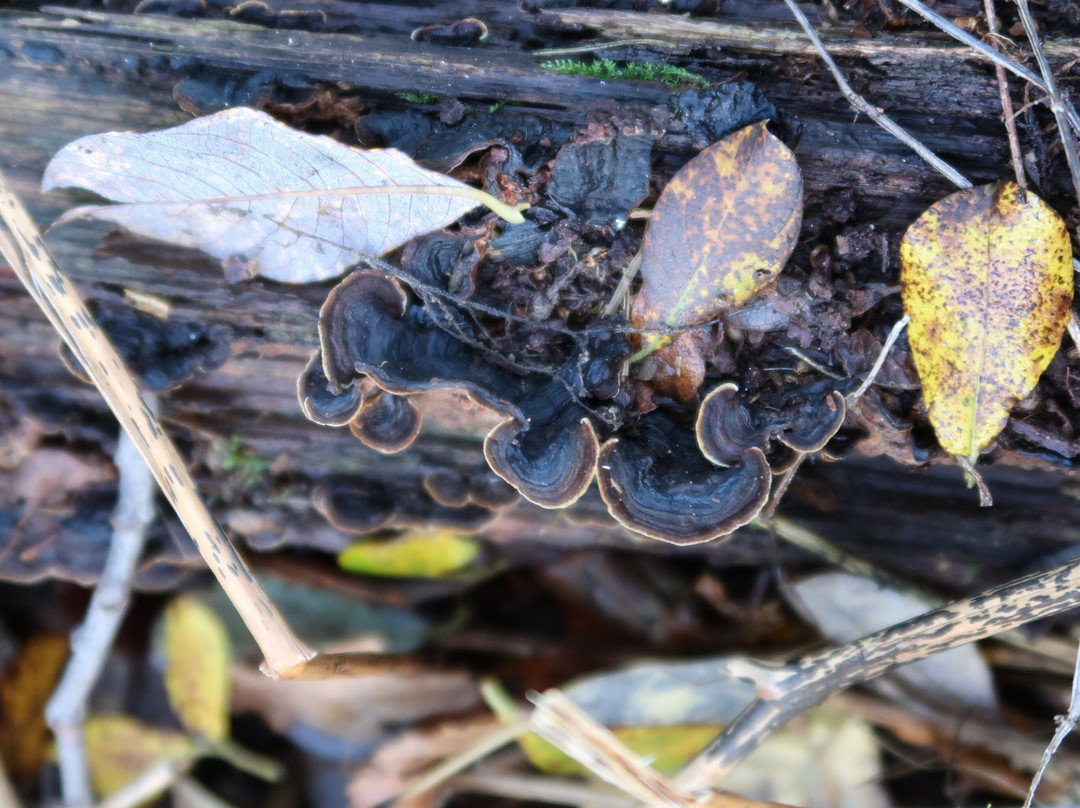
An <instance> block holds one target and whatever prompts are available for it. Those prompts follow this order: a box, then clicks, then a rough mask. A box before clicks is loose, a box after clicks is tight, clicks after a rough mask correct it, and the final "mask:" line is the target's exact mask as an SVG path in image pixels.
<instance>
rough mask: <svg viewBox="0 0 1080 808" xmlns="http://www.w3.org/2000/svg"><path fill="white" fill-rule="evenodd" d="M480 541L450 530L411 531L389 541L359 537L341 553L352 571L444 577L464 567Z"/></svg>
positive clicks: (343, 564) (341, 563)
mask: <svg viewBox="0 0 1080 808" xmlns="http://www.w3.org/2000/svg"><path fill="white" fill-rule="evenodd" d="M480 548H481V545H480V543H479V542H478V541H477V540H476V539H474V538H472V537H470V536H463V535H461V534H459V533H452V532H450V531H449V530H437V531H434V532H424V531H418V532H412V533H406V534H404V535H402V536H396V537H394V538H392V539H389V540H387V541H371V540H367V541H360V542H356V543H355V544H353V545H351V546H349V547H346V548H345V549H344V550H342V551H341V553H340V554H339V555H338V565H339V566H341V568H342V569H345V570H348V571H349V572H358V573H361V574H363V575H382V576H385V577H389V578H444V577H446V576H447V575H451V574H453V573H455V572H458V571H459V570H462V569H464V568H465V567H467V566H468V565H469V564H470V563H472V561H473V559H475V558H476V556H477V554H478V553H479V552H480Z"/></svg>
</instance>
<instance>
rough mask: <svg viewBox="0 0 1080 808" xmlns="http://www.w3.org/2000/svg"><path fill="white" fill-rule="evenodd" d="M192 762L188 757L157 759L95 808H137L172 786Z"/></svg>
mask: <svg viewBox="0 0 1080 808" xmlns="http://www.w3.org/2000/svg"><path fill="white" fill-rule="evenodd" d="M193 762H194V761H193V759H192V758H189V757H183V758H167V759H165V760H159V761H158V762H157V763H154V764H153V765H152V766H150V767H149V768H147V769H144V770H143V772H142V773H141V774H139V775H138V776H137V777H136V778H135V779H134V780H132V781H131V782H130V783H128V784H127V785H126V786H124V787H123V788H121V789H120V790H118V791H114V792H113V793H112V794H110V795H109V796H108V797H106V798H105V799H103V800H102V801H101V802H100V803H98V805H97V808H137V806H139V805H142V804H143V803H146V802H149V801H150V800H152V799H153V798H154V797H156V796H158V795H159V794H161V793H162V792H163V791H165V790H166V789H167V788H169V787H170V786H172V784H173V783H175V782H176V781H177V780H179V779H180V777H182V776H183V775H184V773H185V772H187V770H188V769H190V768H191V764H192V763H193Z"/></svg>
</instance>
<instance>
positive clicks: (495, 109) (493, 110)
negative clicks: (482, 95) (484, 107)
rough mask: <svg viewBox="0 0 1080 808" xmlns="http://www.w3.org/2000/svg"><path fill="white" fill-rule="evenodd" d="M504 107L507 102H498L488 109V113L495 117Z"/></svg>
mask: <svg viewBox="0 0 1080 808" xmlns="http://www.w3.org/2000/svg"><path fill="white" fill-rule="evenodd" d="M504 106H506V102H505V101H496V102H495V103H494V104H492V105H491V106H490V107H488V112H490V113H491V114H492V115H494V114H495V113H496V112H498V111H499V110H500V109H502V108H503V107H504Z"/></svg>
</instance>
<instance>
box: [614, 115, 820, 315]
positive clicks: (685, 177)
mask: <svg viewBox="0 0 1080 808" xmlns="http://www.w3.org/2000/svg"><path fill="white" fill-rule="evenodd" d="M801 223H802V174H801V173H800V172H799V166H798V163H796V161H795V155H794V154H792V153H791V150H790V149H788V148H787V147H786V146H785V145H784V144H783V143H781V142H780V141H779V140H778V139H777V138H775V137H774V136H773V135H771V134H770V133H769V131H768V129H766V128H765V124H764V123H756V124H753V125H751V126H748V127H746V128H745V129H740V130H739V131H738V132H735V133H734V134H731V135H729V136H728V137H726V138H724V139H723V140H721V141H719V142H717V143H714V144H713V145H712V146H709V147H708V148H707V149H705V150H704V151H703V152H701V154H699V155H698V156H697V157H695V158H694V159H693V160H691V161H690V162H689V163H687V164H686V165H685V166H683V168H682V169H680V170H679V172H678V173H676V174H675V176H674V177H672V178H671V182H669V183H668V185H667V187H666V188H665V189H664V192H663V193H662V194H661V195H660V198H659V200H657V203H656V207H654V208H653V212H652V217H651V219H650V221H649V229H648V230H647V231H646V233H645V241H644V244H643V245H642V248H641V276H642V280H643V285H642V287H641V292H640V293H639V296H640V300H639V301H635V306H634V308H635V310H636V311H637V312H639V314H638V317H640V322H637V325H638V326H639V327H642V328H646V329H653V328H654V329H656V330H661V329H663V330H667V329H681V328H689V327H690V326H694V325H698V324H700V323H703V322H705V321H707V320H711V319H712V318H714V317H715V316H716V315H717V314H718V313H719V312H720V311H722V310H723V309H725V308H729V307H731V306H737V305H739V304H741V303H744V302H745V301H746V300H748V299H749V298H750V297H751V296H752V295H753V294H754V293H755V292H757V291H758V290H759V289H760V288H761V287H762V286H764V285H765V284H766V283H768V282H769V281H771V280H772V279H773V278H774V277H775V276H776V275H777V273H779V272H780V270H781V269H783V266H784V263H785V262H786V261H787V259H788V257H789V256H790V255H791V251H792V249H793V248H794V246H795V240H796V238H797V237H798V235H799V225H800V224H801ZM638 317H635V319H638Z"/></svg>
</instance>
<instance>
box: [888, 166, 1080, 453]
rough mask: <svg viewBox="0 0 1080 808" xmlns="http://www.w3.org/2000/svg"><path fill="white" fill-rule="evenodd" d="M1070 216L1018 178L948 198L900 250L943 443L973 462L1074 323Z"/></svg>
mask: <svg viewBox="0 0 1080 808" xmlns="http://www.w3.org/2000/svg"><path fill="white" fill-rule="evenodd" d="M1071 258H1072V250H1071V247H1070V244H1069V235H1068V231H1067V230H1066V229H1065V224H1064V222H1062V220H1061V217H1060V216H1058V215H1057V213H1055V212H1054V211H1053V210H1051V209H1050V208H1049V207H1048V206H1047V205H1046V203H1045V202H1043V201H1042V200H1041V199H1039V198H1038V197H1037V196H1036V195H1035V194H1034V193H1032V192H1030V191H1028V192H1027V195H1026V199H1025V198H1024V196H1023V192H1022V191H1021V190H1020V188H1019V186H1017V185H1016V184H1015V183H1012V182H1007V183H995V184H992V185H984V186H981V187H979V188H970V189H968V190H965V191H959V192H957V193H955V194H953V195H952V196H948V197H946V198H945V199H943V200H941V201H940V202H938V203H937V204H935V205H933V206H932V207H931V208H930V209H929V210H927V211H926V212H925V213H924V214H923V215H922V216H920V217H919V219H918V220H917V221H916V222H915V223H914V224H913V225H911V227H909V228H908V231H907V233H906V234H905V235H904V240H903V243H902V244H901V245H900V260H901V263H902V271H901V276H900V281H901V284H902V286H903V296H904V309H905V310H906V311H907V313H908V314H910V315H911V324H910V325H909V326H908V340H909V342H910V344H911V352H912V355H913V357H914V360H915V368H916V370H918V372H919V378H920V379H921V380H922V386H923V397H924V398H925V399H926V405H927V409H928V411H929V415H930V421H931V423H932V424H933V425H934V431H935V432H936V433H937V437H938V442H939V443H941V445H942V447H943V448H944V449H945V450H946V451H947V452H950V453H951V454H954V455H959V456H961V457H966V458H967V459H968V460H969V461H971V462H972V463H974V462H975V460H976V459H977V458H978V456H979V452H980V451H982V449H984V448H985V447H986V446H987V445H988V444H989V443H990V441H992V440H993V439H994V438H995V437H996V436H997V434H998V433H999V432H1000V431H1001V430H1002V428H1003V427H1004V426H1005V423H1006V421H1007V420H1008V417H1009V410H1010V409H1011V408H1012V407H1013V405H1014V404H1016V402H1017V401H1019V400H1020V399H1021V398H1023V397H1024V396H1025V395H1026V394H1027V393H1028V391H1030V390H1031V389H1032V388H1033V387H1034V386H1035V383H1036V382H1037V381H1038V379H1039V376H1040V375H1041V374H1042V372H1043V371H1044V370H1045V369H1046V366H1047V365H1049V364H1050V360H1051V359H1052V358H1053V356H1054V354H1055V352H1056V351H1057V349H1058V345H1059V344H1060V343H1061V335H1062V332H1063V331H1064V330H1065V326H1066V323H1067V322H1068V318H1069V306H1070V304H1071V302H1072V288H1073V282H1072V274H1073V270H1072V262H1071Z"/></svg>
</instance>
